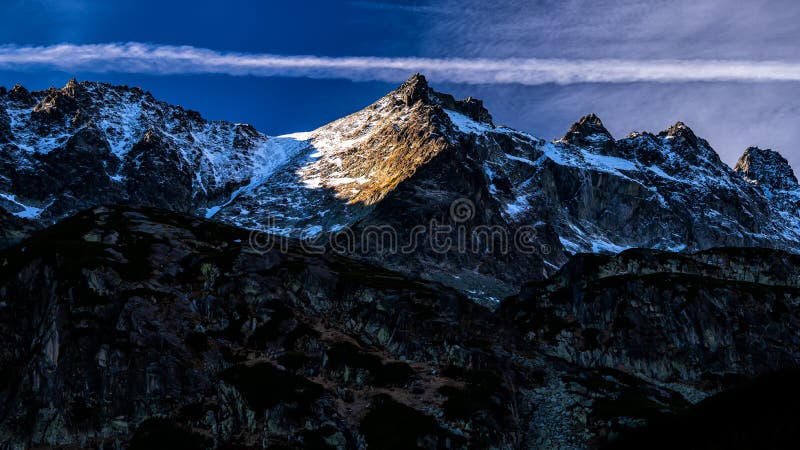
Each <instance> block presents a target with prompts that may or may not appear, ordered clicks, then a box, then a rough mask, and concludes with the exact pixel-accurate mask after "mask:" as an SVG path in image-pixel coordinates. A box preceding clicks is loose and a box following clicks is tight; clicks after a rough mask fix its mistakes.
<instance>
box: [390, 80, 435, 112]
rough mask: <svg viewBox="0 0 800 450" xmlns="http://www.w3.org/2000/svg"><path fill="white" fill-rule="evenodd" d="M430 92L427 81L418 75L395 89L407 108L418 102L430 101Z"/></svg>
mask: <svg viewBox="0 0 800 450" xmlns="http://www.w3.org/2000/svg"><path fill="white" fill-rule="evenodd" d="M430 91H431V88H430V87H428V80H426V79H425V77H424V76H423V75H422V74H419V73H416V74H414V75H413V76H412V77H411V78H409V79H408V80H406V82H405V83H403V84H402V85H401V86H400V87H399V88H398V89H397V92H398V93H399V94H400V95H401V98H402V99H403V101H404V102H405V104H406V105H407V106H411V105H413V104H415V103H417V102H419V101H428V100H429V99H430Z"/></svg>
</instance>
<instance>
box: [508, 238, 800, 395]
mask: <svg viewBox="0 0 800 450" xmlns="http://www.w3.org/2000/svg"><path fill="white" fill-rule="evenodd" d="M798 298H800V256H798V255H795V254H791V253H784V252H780V251H776V250H766V249H742V248H721V249H713V250H707V251H703V252H699V253H695V254H691V255H688V254H679V253H662V252H659V251H654V250H643V249H634V250H627V251H625V252H622V253H620V254H618V255H615V256H608V255H577V256H575V257H574V258H572V259H571V260H570V261H569V262H568V263H567V264H566V265H565V266H564V267H563V268H562V269H561V271H559V272H558V273H557V274H556V275H555V276H553V277H551V278H550V279H548V280H546V281H541V282H534V283H530V284H528V285H526V286H525V287H524V288H523V289H522V292H521V293H520V294H519V296H516V297H513V298H510V299H509V300H508V301H506V302H505V303H504V304H503V305H502V309H503V312H502V313H503V314H504V315H505V316H506V317H507V318H508V319H509V320H510V321H512V322H514V323H516V324H517V326H518V327H519V329H520V331H521V332H527V333H529V336H530V338H531V339H532V340H533V341H535V342H536V343H537V344H538V345H540V346H541V348H543V349H545V351H546V352H548V354H552V355H553V356H558V357H561V358H564V359H566V360H568V361H572V362H574V363H576V364H581V365H585V366H587V367H628V368H630V370H631V372H632V373H634V374H636V375H638V376H641V377H644V378H647V379H650V380H657V381H659V382H662V383H675V382H678V383H681V385H682V387H683V388H685V389H687V391H688V390H689V389H697V390H701V391H703V390H707V389H709V383H710V384H712V385H713V383H715V382H718V381H719V378H720V377H721V376H722V375H724V374H725V373H727V372H732V373H736V374H739V375H748V376H754V375H757V374H762V373H766V372H770V371H775V370H780V369H783V368H787V367H794V366H795V365H797V362H798V361H799V360H800V353H799V352H798V351H797V349H798V344H800V342H798V341H797V338H798V334H797V324H798V323H800V309H798V307H797V299H798Z"/></svg>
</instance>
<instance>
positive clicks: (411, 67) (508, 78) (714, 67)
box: [0, 42, 800, 85]
mask: <svg viewBox="0 0 800 450" xmlns="http://www.w3.org/2000/svg"><path fill="white" fill-rule="evenodd" d="M40 68H48V69H56V70H63V71H67V72H92V73H109V72H115V73H144V74H156V75H174V74H226V75H235V76H236V75H249V76H263V77H267V76H287V77H310V78H344V79H350V80H354V81H368V80H373V81H387V82H398V81H402V80H404V79H405V78H407V77H408V76H409V75H410V74H411V73H414V72H422V73H425V74H426V75H428V76H429V77H430V78H431V79H434V80H436V81H438V82H454V83H468V84H522V85H540V84H548V83H555V84H574V83H632V82H691V81H740V82H774V81H789V82H797V81H800V63H795V62H781V61H732V60H635V59H599V60H585V59H584V60H567V59H535V58H534V59H486V58H481V59H468V58H380V57H325V56H284V55H270V54H253V53H233V52H220V51H215V50H210V49H204V48H197V47H191V46H171V45H153V44H144V43H135V42H131V43H118V44H92V45H73V44H60V45H51V46H41V47H35V46H13V45H5V46H0V69H2V70H30V69H40Z"/></svg>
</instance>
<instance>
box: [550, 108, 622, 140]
mask: <svg viewBox="0 0 800 450" xmlns="http://www.w3.org/2000/svg"><path fill="white" fill-rule="evenodd" d="M561 140H562V141H565V142H569V143H570V144H575V145H587V144H592V143H593V142H596V141H603V142H613V140H614V138H613V137H612V136H611V133H609V132H608V130H607V129H606V127H605V126H603V121H602V120H600V118H599V117H597V115H596V114H594V113H592V114H589V115H586V116H583V117H581V120H579V121H577V122H575V123H573V124H572V126H571V127H570V128H569V131H567V133H566V134H565V135H564V136H563V137H562V138H561Z"/></svg>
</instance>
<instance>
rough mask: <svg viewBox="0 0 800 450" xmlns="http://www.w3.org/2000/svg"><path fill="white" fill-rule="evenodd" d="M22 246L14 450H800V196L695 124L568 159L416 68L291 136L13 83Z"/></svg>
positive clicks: (10, 245) (13, 353)
mask: <svg viewBox="0 0 800 450" xmlns="http://www.w3.org/2000/svg"><path fill="white" fill-rule="evenodd" d="M442 230H444V231H442ZM465 230H466V232H467V239H466V240H467V241H468V244H470V245H468V247H469V248H468V249H465V248H464V247H463V246H461V245H455V244H457V243H460V242H461V241H463V240H464V232H465ZM475 230H482V231H486V230H490V232H488V233H484V234H478V235H477V237H476V233H474V231H475ZM498 230H501V231H503V232H504V233H505V236H504V237H505V241H503V242H500V243H497V242H495V241H494V240H495V238H498V236H496V235H494V234H492V233H494V232H497V231H498ZM433 234H435V239H433V238H432V236H431V235H433ZM342 236H361V237H363V236H371V237H373V238H376V239H378V240H387V239H388V244H387V242H374V241H372V240H369V239H363V238H362V239H352V240H350V241H349V245H345V246H341V245H339V244H340V242H339V240H338V239H339V238H341V237H342ZM441 239H444V240H445V241H446V242H449V243H451V244H454V245H449V246H444V247H443V246H441V245H437V242H439V241H438V240H441ZM498 239H499V238H498ZM266 240H269V241H270V242H271V243H273V244H274V245H270V246H265V245H262V244H263V243H264V242H266ZM500 240H501V241H502V239H500ZM310 243H313V244H314V245H313V248H311V246H310V245H309V244H310ZM377 244H387V245H388V246H387V245H377ZM0 247H2V248H3V250H2V251H0V267H2V270H1V271H0V447H2V448H8V449H17V448H20V449H21V448H29V447H47V446H51V447H61V448H78V447H93V448H160V447H163V446H164V445H168V446H169V447H170V448H263V447H269V448H273V447H274V448H370V449H384V448H396V449H406V448H426V449H440V448H500V449H507V448H508V449H510V448H543V449H550V448H577V449H582V448H632V449H642V448H697V449H716V448H792V447H794V445H796V443H797V442H800V431H798V428H797V427H796V424H797V422H798V420H800V410H798V408H797V404H798V402H800V383H798V379H799V378H798V377H799V376H800V371H798V369H797V368H798V364H800V255H798V252H800V184H798V181H797V179H796V177H795V175H794V172H793V170H792V168H791V167H790V166H789V164H788V163H787V161H786V159H784V158H783V157H782V156H781V155H780V154H778V153H777V152H774V151H772V150H768V149H760V148H755V147H751V148H748V149H746V150H745V151H744V153H743V154H742V156H741V158H739V161H738V162H737V164H736V166H735V167H734V168H730V167H729V166H727V165H726V164H725V163H723V162H722V161H721V160H720V158H719V156H718V155H717V153H716V152H715V151H714V150H713V149H712V148H711V146H710V145H709V143H708V142H706V141H705V140H704V139H702V138H700V137H698V136H696V135H695V134H694V132H693V131H692V130H691V129H690V128H689V127H688V126H686V125H685V124H683V123H681V122H678V123H676V124H675V125H673V126H671V127H669V128H668V129H666V130H664V131H661V132H658V133H655V134H654V133H649V132H637V133H632V134H630V135H628V136H626V137H624V138H622V139H615V138H614V137H612V136H611V134H610V133H609V132H608V131H607V130H606V128H605V127H604V126H603V123H602V122H601V120H600V119H599V118H598V117H596V116H595V115H593V114H590V115H587V116H585V117H583V118H581V119H580V120H579V121H578V122H576V123H575V124H574V125H572V127H571V128H570V129H569V130H568V131H567V132H566V134H565V135H564V136H563V137H562V138H560V139H558V140H555V141H546V140H543V139H540V138H538V137H535V136H533V135H530V134H528V133H525V132H521V131H516V130H513V129H511V128H507V127H503V126H498V125H495V124H494V123H493V119H492V116H491V115H490V114H489V112H488V111H487V110H486V109H485V108H484V107H483V104H482V102H481V101H480V100H476V99H472V98H467V99H465V100H456V99H455V98H453V97H452V96H451V95H448V94H443V93H439V92H436V91H435V90H433V89H432V88H430V87H429V85H428V83H427V81H426V79H425V78H424V77H423V76H421V75H414V76H413V77H411V78H410V79H409V80H408V81H406V82H405V83H403V84H402V85H401V86H400V87H399V88H397V89H396V90H394V91H392V92H390V93H388V94H387V95H386V96H384V97H383V98H381V99H379V100H377V101H376V102H375V103H373V104H372V105H370V106H367V107H366V108H364V109H362V110H361V111H358V112H355V113H354V114H351V115H349V116H347V117H344V118H341V119H339V120H337V121H334V122H332V123H330V124H328V125H325V126H323V127H321V128H319V129H317V130H314V131H311V132H304V133H295V134H290V135H284V136H268V135H265V134H263V133H261V132H260V131H258V130H256V129H254V128H253V127H252V126H250V125H246V124H233V123H228V122H213V121H207V120H205V119H203V117H202V116H201V115H200V114H199V113H197V112H195V111H190V110H186V109H183V108H182V107H180V106H173V105H169V104H166V103H164V102H161V101H158V100H156V99H155V98H153V96H152V95H151V94H150V93H148V92H145V91H143V90H141V89H139V88H130V87H127V86H112V85H109V84H104V83H96V82H77V81H76V80H71V81H70V82H68V83H67V85H66V86H64V87H63V88H60V89H55V88H51V89H49V90H46V91H37V92H30V91H28V90H26V89H25V88H24V87H22V86H19V85H17V86H14V87H13V88H12V89H10V90H7V89H5V88H0ZM317 249H322V250H323V251H312V250H317ZM401 249H411V251H402V250H401ZM792 443H794V445H792Z"/></svg>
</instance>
